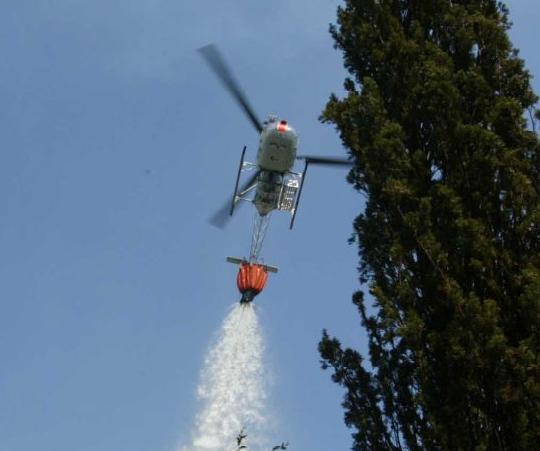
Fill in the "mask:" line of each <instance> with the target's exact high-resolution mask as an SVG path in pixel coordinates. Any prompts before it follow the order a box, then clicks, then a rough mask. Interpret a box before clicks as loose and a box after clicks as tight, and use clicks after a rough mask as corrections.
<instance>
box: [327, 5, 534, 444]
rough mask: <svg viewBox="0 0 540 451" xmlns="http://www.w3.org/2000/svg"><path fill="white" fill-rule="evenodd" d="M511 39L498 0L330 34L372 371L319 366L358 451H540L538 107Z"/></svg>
mask: <svg viewBox="0 0 540 451" xmlns="http://www.w3.org/2000/svg"><path fill="white" fill-rule="evenodd" d="M509 27H510V22H509V17H508V10H507V8H506V7H505V6H504V5H503V4H502V3H500V2H497V1H495V0H452V1H451V0H346V1H345V2H344V5H343V6H342V7H339V8H338V12H337V25H332V26H331V27H330V32H331V35H332V36H333V39H334V41H335V47H336V48H337V49H339V50H341V51H342V53H343V58H344V64H345V67H346V69H347V70H348V72H349V74H350V78H347V79H346V80H345V83H344V87H345V90H346V94H345V96H344V98H342V99H338V98H337V97H336V96H335V95H332V96H331V97H330V100H329V102H328V104H327V105H326V108H325V110H324V112H323V114H322V120H323V121H325V122H329V123H333V124H334V125H335V126H336V128H337V130H338V132H339V134H340V136H341V139H342V141H343V144H344V146H345V147H346V148H348V149H349V151H350V155H351V157H352V159H353V162H354V167H353V169H352V170H351V172H350V174H349V177H348V180H349V182H350V183H351V184H353V185H354V187H355V188H356V189H357V190H358V191H359V192H360V193H362V194H363V195H364V197H365V199H366V205H365V209H364V211H363V212H362V213H361V214H360V215H359V216H358V217H357V218H356V220H355V222H354V234H353V237H352V238H351V240H352V241H355V242H356V243H357V244H358V247H359V260H360V264H359V275H360V277H359V278H360V282H361V284H362V286H364V287H367V289H368V291H369V293H370V296H366V295H365V294H364V293H363V292H362V291H358V292H357V293H355V294H354V296H353V302H354V304H355V305H356V306H357V308H358V311H359V314H360V317H361V322H362V325H363V326H364V328H365V329H366V331H367V335H368V340H369V362H366V361H364V358H363V356H362V355H361V354H360V352H358V351H356V350H354V349H344V348H343V347H342V346H341V344H340V342H339V340H338V339H336V338H333V337H330V336H329V335H328V334H327V332H326V331H325V332H324V333H323V338H322V340H321V342H320V343H319V351H320V355H321V358H322V360H321V362H322V366H323V368H325V369H330V370H331V371H332V379H333V380H334V381H335V382H336V383H338V384H340V385H342V386H343V387H344V389H345V396H344V401H343V406H344V409H345V422H346V424H347V425H348V426H349V427H351V428H353V429H354V435H353V439H354V443H353V449H354V450H421V449H422V450H424V449H426V450H441V449H444V450H478V451H479V450H533V449H539V443H540V422H539V417H540V382H539V381H540V371H539V352H538V351H539V349H540V348H539V344H540V195H539V194H540V178H539V170H540V162H539V152H538V151H539V149H540V142H539V139H538V136H537V134H536V133H535V131H534V112H535V110H534V105H535V104H536V101H537V98H536V96H535V94H534V93H533V91H532V89H531V85H530V74H529V73H528V72H527V70H526V69H525V67H524V62H523V61H522V60H521V59H520V58H519V57H518V52H517V50H515V49H514V48H513V46H512V44H511V42H510V40H509V38H508V35H507V32H508V29H509ZM536 118H539V116H538V114H537V113H536ZM531 127H532V129H531Z"/></svg>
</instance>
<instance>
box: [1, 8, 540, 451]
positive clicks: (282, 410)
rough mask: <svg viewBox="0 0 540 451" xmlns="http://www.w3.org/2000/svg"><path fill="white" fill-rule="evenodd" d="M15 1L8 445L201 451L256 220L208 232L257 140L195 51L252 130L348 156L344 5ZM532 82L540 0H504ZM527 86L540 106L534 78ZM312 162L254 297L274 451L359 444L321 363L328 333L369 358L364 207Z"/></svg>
mask: <svg viewBox="0 0 540 451" xmlns="http://www.w3.org/2000/svg"><path fill="white" fill-rule="evenodd" d="M229 3H230V4H227V5H225V3H224V2H222V1H217V0H211V1H208V0H206V1H198V2H195V1H190V2H186V1H183V2H182V1H180V0H176V1H173V0H146V1H144V0H132V1H130V2H110V1H105V0H93V1H91V2H90V1H83V0H49V1H47V2H43V1H41V2H39V1H31V0H4V1H3V2H2V6H1V7H0V13H1V14H0V55H1V58H2V63H1V64H0V99H1V108H0V162H1V164H0V205H1V216H0V218H1V220H0V255H1V256H2V257H1V258H0V405H1V406H2V407H1V408H0V451H27V450H30V449H39V450H40V451H64V450H65V451H73V450H77V451H87V450H88V451H90V450H92V451H109V450H110V451H112V450H114V451H118V450H130V451H139V450H140V451H143V450H144V451H148V450H152V451H173V450H175V449H176V448H177V446H178V445H179V444H181V443H187V442H188V441H189V433H190V431H191V428H192V425H193V417H194V415H195V412H196V406H197V405H196V399H195V388H196V385H197V381H198V377H199V370H200V368H201V365H202V360H203V356H204V353H205V351H206V349H207V348H208V346H209V344H210V343H211V341H212V339H213V337H214V334H215V332H216V331H217V330H218V328H219V326H220V324H221V321H222V320H223V318H224V316H225V314H226V312H227V311H228V310H229V308H230V306H231V304H232V303H233V302H235V301H236V300H237V299H238V297H239V295H238V293H237V291H236V287H235V282H234V279H235V275H236V268H235V267H234V266H231V265H227V264H226V263H225V262H224V259H225V256H227V255H245V254H247V253H248V251H249V238H250V236H249V235H250V226H251V220H252V217H251V215H252V213H251V211H250V209H249V208H244V209H243V211H241V212H240V213H239V215H238V216H237V217H236V218H234V219H233V221H232V222H231V224H230V226H229V227H228V228H227V229H226V230H225V231H222V230H217V229H215V228H213V227H211V226H210V225H208V224H207V222H206V220H207V218H208V217H209V215H210V214H211V212H212V211H213V209H215V208H217V207H219V206H220V204H221V202H222V200H223V198H224V197H225V196H229V194H230V190H231V186H232V184H233V181H234V180H233V179H234V171H235V168H236V167H237V164H238V157H239V153H240V150H241V148H242V146H243V145H247V146H248V152H251V153H250V155H251V156H253V155H254V152H255V146H256V143H257V136H256V134H255V133H254V132H253V130H252V129H251V126H250V124H249V123H248V121H247V120H246V119H245V118H244V116H243V115H242V113H241V112H240V110H239V109H238V108H237V106H236V105H235V104H234V103H233V102H232V100H231V99H230V98H229V96H228V94H227V93H226V92H224V91H223V89H222V88H221V86H220V85H219V84H218V82H217V81H216V79H215V77H214V76H213V75H212V74H211V73H210V71H209V70H208V68H207V67H206V65H205V64H204V63H203V62H202V61H201V60H200V57H199V56H198V55H197V53H196V51H195V49H197V48H198V47H200V46H202V45H204V44H207V43H209V42H215V43H217V44H218V45H219V46H220V48H221V49H222V51H223V53H224V54H225V56H226V57H227V59H228V61H229V62H230V64H231V65H232V66H233V67H234V69H235V71H236V73H237V76H238V78H239V79H240V81H241V84H242V86H243V88H244V90H245V91H246V92H247V93H248V95H249V97H250V99H251V101H252V103H253V105H254V107H255V109H256V110H257V111H258V113H259V115H260V116H261V118H264V117H265V116H266V115H267V114H268V113H277V114H280V115H282V116H284V117H286V118H287V119H288V120H289V121H290V123H291V124H292V125H293V126H294V127H295V128H296V129H297V131H298V132H299V135H300V151H301V152H302V153H313V154H324V155H332V156H342V155H344V154H345V151H344V150H343V149H342V147H341V144H340V142H339V139H338V137H337V135H336V133H335V132H334V130H333V129H332V127H331V126H328V125H322V124H320V123H319V122H318V120H317V117H318V115H319V114H320V111H321V110H322V108H323V106H324V104H325V101H326V99H327V98H328V95H329V94H330V92H332V91H334V92H338V93H339V92H340V91H341V85H342V80H343V77H344V75H345V73H344V71H343V69H342V65H341V57H340V55H339V53H337V52H336V51H335V50H334V49H333V48H332V41H331V38H330V36H329V35H328V33H327V29H328V24H329V23H330V22H332V21H333V20H334V17H335V8H336V7H337V5H338V2H337V1H330V2H328V1H323V0H311V1H309V2H307V1H297V2H288V1H286V0H276V1H273V2H254V1H248V0H238V1H236V2H229ZM508 4H509V6H510V9H511V12H512V19H513V21H514V28H513V30H512V32H511V36H512V38H513V41H514V44H515V45H516V46H517V47H518V48H520V49H521V56H522V57H523V58H525V60H526V61H527V66H528V68H529V69H530V70H531V72H532V73H533V74H536V75H537V77H540V61H539V60H538V56H537V50H536V45H535V43H537V42H538V41H539V40H540V32H539V29H538V25H537V24H538V23H540V8H539V6H538V3H537V1H536V0H514V1H511V2H508ZM534 85H535V89H536V91H537V92H540V89H539V87H540V85H539V83H538V80H535V81H534ZM344 177H345V173H344V171H343V170H339V169H322V168H312V169H310V174H309V176H308V179H307V181H306V186H305V191H304V195H303V202H302V205H301V208H300V211H299V214H298V217H297V221H296V225H295V230H293V231H292V232H290V231H289V230H288V229H287V221H288V218H287V217H285V216H281V217H280V216H279V215H277V214H276V215H274V217H273V223H272V224H271V226H270V230H269V234H268V238H267V241H266V243H265V248H264V249H263V255H264V257H265V260H266V261H267V262H268V263H271V264H276V265H278V266H279V267H280V273H279V274H278V275H276V276H271V279H270V280H269V283H268V287H267V289H266V291H265V292H264V293H263V294H261V295H260V296H259V297H258V298H257V300H256V302H257V303H258V305H259V314H260V318H261V322H262V324H263V327H264V334H265V337H266V345H267V361H268V372H269V379H270V380H271V404H272V409H273V412H274V413H275V415H274V417H275V418H276V421H275V424H273V425H272V428H273V429H272V431H273V433H274V434H275V436H276V439H277V440H281V439H286V440H289V441H290V442H291V445H292V446H291V449H295V450H307V449H309V450H311V451H328V450H330V449H348V448H349V446H350V443H351V440H350V431H348V430H347V429H346V427H345V426H344V424H343V420H342V416H343V411H342V409H341V407H340V402H341V396H342V395H341V390H340V389H339V388H338V387H336V386H335V385H334V384H333V383H332V382H331V381H330V374H329V373H327V372H323V371H321V370H320V369H319V356H318V353H317V351H316V347H317V342H318V340H319V338H320V334H321V330H322V329H323V328H328V329H329V331H330V332H331V333H335V334H337V335H338V336H339V337H340V338H341V339H342V341H343V342H344V343H345V344H347V345H352V346H356V347H360V348H363V346H364V344H363V333H362V331H361V330H360V329H359V327H358V325H359V319H358V316H357V314H356V312H355V309H354V306H353V305H352V304H351V301H350V298H351V294H352V292H353V291H355V290H356V289H357V288H358V282H357V275H356V270H355V267H356V264H357V256H356V252H357V251H356V248H355V247H354V246H349V245H348V244H347V238H348V237H349V235H350V233H351V230H352V226H351V222H352V220H353V218H354V216H355V215H356V214H357V213H358V212H359V210H360V209H361V208H362V198H361V196H360V195H359V194H357V193H355V192H354V191H353V190H352V188H351V187H350V186H349V185H347V184H346V183H345V181H344Z"/></svg>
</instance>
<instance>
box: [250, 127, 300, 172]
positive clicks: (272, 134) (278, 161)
mask: <svg viewBox="0 0 540 451" xmlns="http://www.w3.org/2000/svg"><path fill="white" fill-rule="evenodd" d="M297 147H298V135H297V134H296V131H295V130H294V128H292V127H291V126H290V125H289V124H288V123H287V121H284V120H277V119H274V118H271V119H270V120H268V121H267V122H266V123H265V127H264V128H263V130H262V132H261V138H260V141H259V150H258V152H257V166H258V167H259V169H260V170H262V171H273V172H279V173H281V174H283V173H285V172H288V171H290V170H291V169H292V167H293V165H294V162H295V159H296V149H297Z"/></svg>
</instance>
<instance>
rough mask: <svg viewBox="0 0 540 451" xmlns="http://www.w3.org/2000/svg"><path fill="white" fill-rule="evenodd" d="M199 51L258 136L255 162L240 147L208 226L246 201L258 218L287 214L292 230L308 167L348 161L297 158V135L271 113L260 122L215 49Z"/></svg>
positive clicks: (348, 163) (219, 224)
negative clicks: (225, 194)
mask: <svg viewBox="0 0 540 451" xmlns="http://www.w3.org/2000/svg"><path fill="white" fill-rule="evenodd" d="M199 52H200V54H201V55H202V57H203V58H204V60H205V61H206V62H207V63H208V65H209V66H210V68H211V69H212V71H213V72H214V73H215V74H216V75H217V77H218V78H219V80H220V81H221V82H222V83H223V85H224V87H225V88H226V89H227V91H229V93H230V94H231V95H232V96H233V98H234V100H236V102H237V103H238V105H239V106H240V107H241V109H242V110H243V111H244V113H245V114H246V116H247V117H248V119H249V120H250V122H251V124H252V125H253V127H254V128H255V130H256V131H257V133H258V134H259V137H260V138H259V147H258V150H257V158H256V162H255V163H252V162H248V161H245V153H246V147H245V146H244V148H243V150H242V153H241V156H240V165H239V167H238V172H237V176H236V183H235V186H234V191H233V196H232V199H231V200H230V201H227V203H226V204H225V205H224V206H223V207H222V208H221V209H219V210H218V211H217V212H216V213H215V214H214V215H213V216H212V217H211V218H210V223H211V224H213V225H215V226H217V227H220V228H222V227H224V226H225V224H226V223H227V222H228V220H229V218H230V217H231V216H232V215H233V214H234V211H235V209H236V206H237V205H238V203H239V202H240V201H248V202H251V203H252V204H253V205H254V206H255V209H256V211H257V214H258V216H259V217H260V218H265V217H267V216H268V214H269V213H270V212H272V211H274V210H279V211H285V212H288V213H290V214H291V221H290V224H289V229H292V228H293V225H294V221H295V218H296V212H297V209H298V204H299V202H300V196H301V194H302V188H303V185H304V181H305V178H306V174H307V169H308V167H309V165H310V164H314V165H323V166H351V161H350V160H348V159H345V158H332V157H321V156H313V155H297V154H296V151H297V148H298V135H297V133H296V130H295V129H294V128H293V127H292V126H291V125H290V124H289V123H288V121H287V120H285V119H282V118H279V117H278V116H276V115H272V114H271V115H269V116H268V118H267V119H266V120H265V121H264V122H263V123H261V121H260V120H259V119H258V117H257V115H256V114H255V112H254V110H253V108H252V107H251V105H250V103H249V102H248V99H247V97H246V95H245V94H244V92H243V91H242V90H241V88H240V85H239V84H238V82H237V81H236V79H235V78H234V76H233V73H232V71H231V70H230V68H229V66H228V65H227V64H226V62H225V59H224V58H223V56H222V55H221V53H220V51H219V50H218V48H217V47H216V46H215V45H214V44H209V45H206V46H204V47H201V48H200V49H199ZM297 160H303V161H304V168H303V170H302V171H301V172H295V171H293V167H294V163H295V161H297ZM247 171H251V172H252V174H251V176H250V177H249V178H247V179H246V180H245V182H244V183H243V184H242V185H241V186H240V187H239V183H240V178H241V175H242V173H244V172H247Z"/></svg>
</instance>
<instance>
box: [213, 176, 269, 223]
mask: <svg viewBox="0 0 540 451" xmlns="http://www.w3.org/2000/svg"><path fill="white" fill-rule="evenodd" d="M258 176H259V171H255V173H253V175H252V176H251V177H250V178H249V179H247V180H246V181H245V182H244V183H242V186H240V188H239V189H238V192H236V193H234V194H235V197H236V195H237V194H240V193H243V192H244V191H246V190H247V189H248V188H250V187H251V186H252V185H253V184H254V183H255V181H256V180H257V177H258ZM234 202H235V205H237V204H238V203H239V202H240V201H239V200H236V199H235V201H234ZM230 211H231V201H230V200H228V201H227V202H225V203H224V204H223V205H222V207H221V208H220V209H219V210H218V211H216V212H215V213H214V214H213V215H212V216H211V217H210V219H209V220H208V222H209V223H210V224H212V225H213V226H216V227H218V228H220V229H222V228H224V227H225V226H226V225H227V223H228V222H229V220H230V219H231V214H230Z"/></svg>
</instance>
